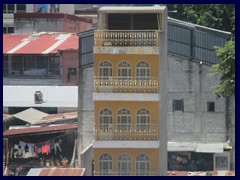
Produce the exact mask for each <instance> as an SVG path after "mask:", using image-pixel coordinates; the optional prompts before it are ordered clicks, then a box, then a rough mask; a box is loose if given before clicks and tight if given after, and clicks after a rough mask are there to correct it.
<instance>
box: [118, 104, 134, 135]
mask: <svg viewBox="0 0 240 180" xmlns="http://www.w3.org/2000/svg"><path fill="white" fill-rule="evenodd" d="M117 127H118V130H122V131H126V130H130V129H131V112H130V111H129V110H128V109H126V108H122V109H120V110H119V111H118V126H117Z"/></svg>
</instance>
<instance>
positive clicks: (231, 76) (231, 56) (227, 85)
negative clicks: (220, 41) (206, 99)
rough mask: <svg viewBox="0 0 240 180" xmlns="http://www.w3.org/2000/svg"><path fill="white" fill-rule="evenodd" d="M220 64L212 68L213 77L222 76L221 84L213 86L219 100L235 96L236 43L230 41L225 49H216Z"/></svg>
mask: <svg viewBox="0 0 240 180" xmlns="http://www.w3.org/2000/svg"><path fill="white" fill-rule="evenodd" d="M215 49H216V54H217V57H218V58H219V59H220V62H219V64H215V65H213V66H212V69H211V75H216V74H219V73H220V74H221V79H220V83H219V84H218V85H216V86H213V88H214V89H215V92H214V93H215V94H216V95H217V97H218V98H220V97H229V96H231V95H234V94H235V42H234V41H228V42H227V43H226V44H225V46H224V47H215Z"/></svg>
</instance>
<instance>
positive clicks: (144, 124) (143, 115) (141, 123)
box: [137, 108, 151, 131]
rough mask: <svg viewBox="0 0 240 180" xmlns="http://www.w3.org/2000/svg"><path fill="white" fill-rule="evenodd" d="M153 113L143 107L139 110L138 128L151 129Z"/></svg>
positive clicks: (142, 129) (139, 129)
mask: <svg viewBox="0 0 240 180" xmlns="http://www.w3.org/2000/svg"><path fill="white" fill-rule="evenodd" d="M150 124H151V115H150V112H149V110H147V109H145V108H142V109H139V110H138V111H137V130H138V131H144V130H150Z"/></svg>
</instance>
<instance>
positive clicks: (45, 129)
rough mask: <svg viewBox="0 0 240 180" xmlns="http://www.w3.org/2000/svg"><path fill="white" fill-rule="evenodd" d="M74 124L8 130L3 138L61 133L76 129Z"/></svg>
mask: <svg viewBox="0 0 240 180" xmlns="http://www.w3.org/2000/svg"><path fill="white" fill-rule="evenodd" d="M76 128H77V125H76V124H64V125H54V126H43V127H27V128H24V129H9V130H6V131H4V132H3V136H13V135H20V134H36V133H43V132H53V131H62V130H67V129H76Z"/></svg>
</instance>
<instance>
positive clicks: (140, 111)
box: [93, 6, 168, 176]
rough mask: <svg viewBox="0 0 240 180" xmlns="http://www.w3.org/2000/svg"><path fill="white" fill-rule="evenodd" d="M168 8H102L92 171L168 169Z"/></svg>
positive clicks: (138, 172) (96, 60)
mask: <svg viewBox="0 0 240 180" xmlns="http://www.w3.org/2000/svg"><path fill="white" fill-rule="evenodd" d="M166 12H167V10H166V8H165V7H161V6H152V7H149V6H148V7H133V6H131V7H116V6H114V7H102V8H100V9H99V11H98V28H97V30H95V34H94V94H93V100H94V113H95V114H94V117H95V123H94V143H93V149H94V150H93V151H94V175H118V176H119V175H120V176H121V175H131V176H133V175H166V174H167V107H168V106H167V67H168V65H167V14H166Z"/></svg>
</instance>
